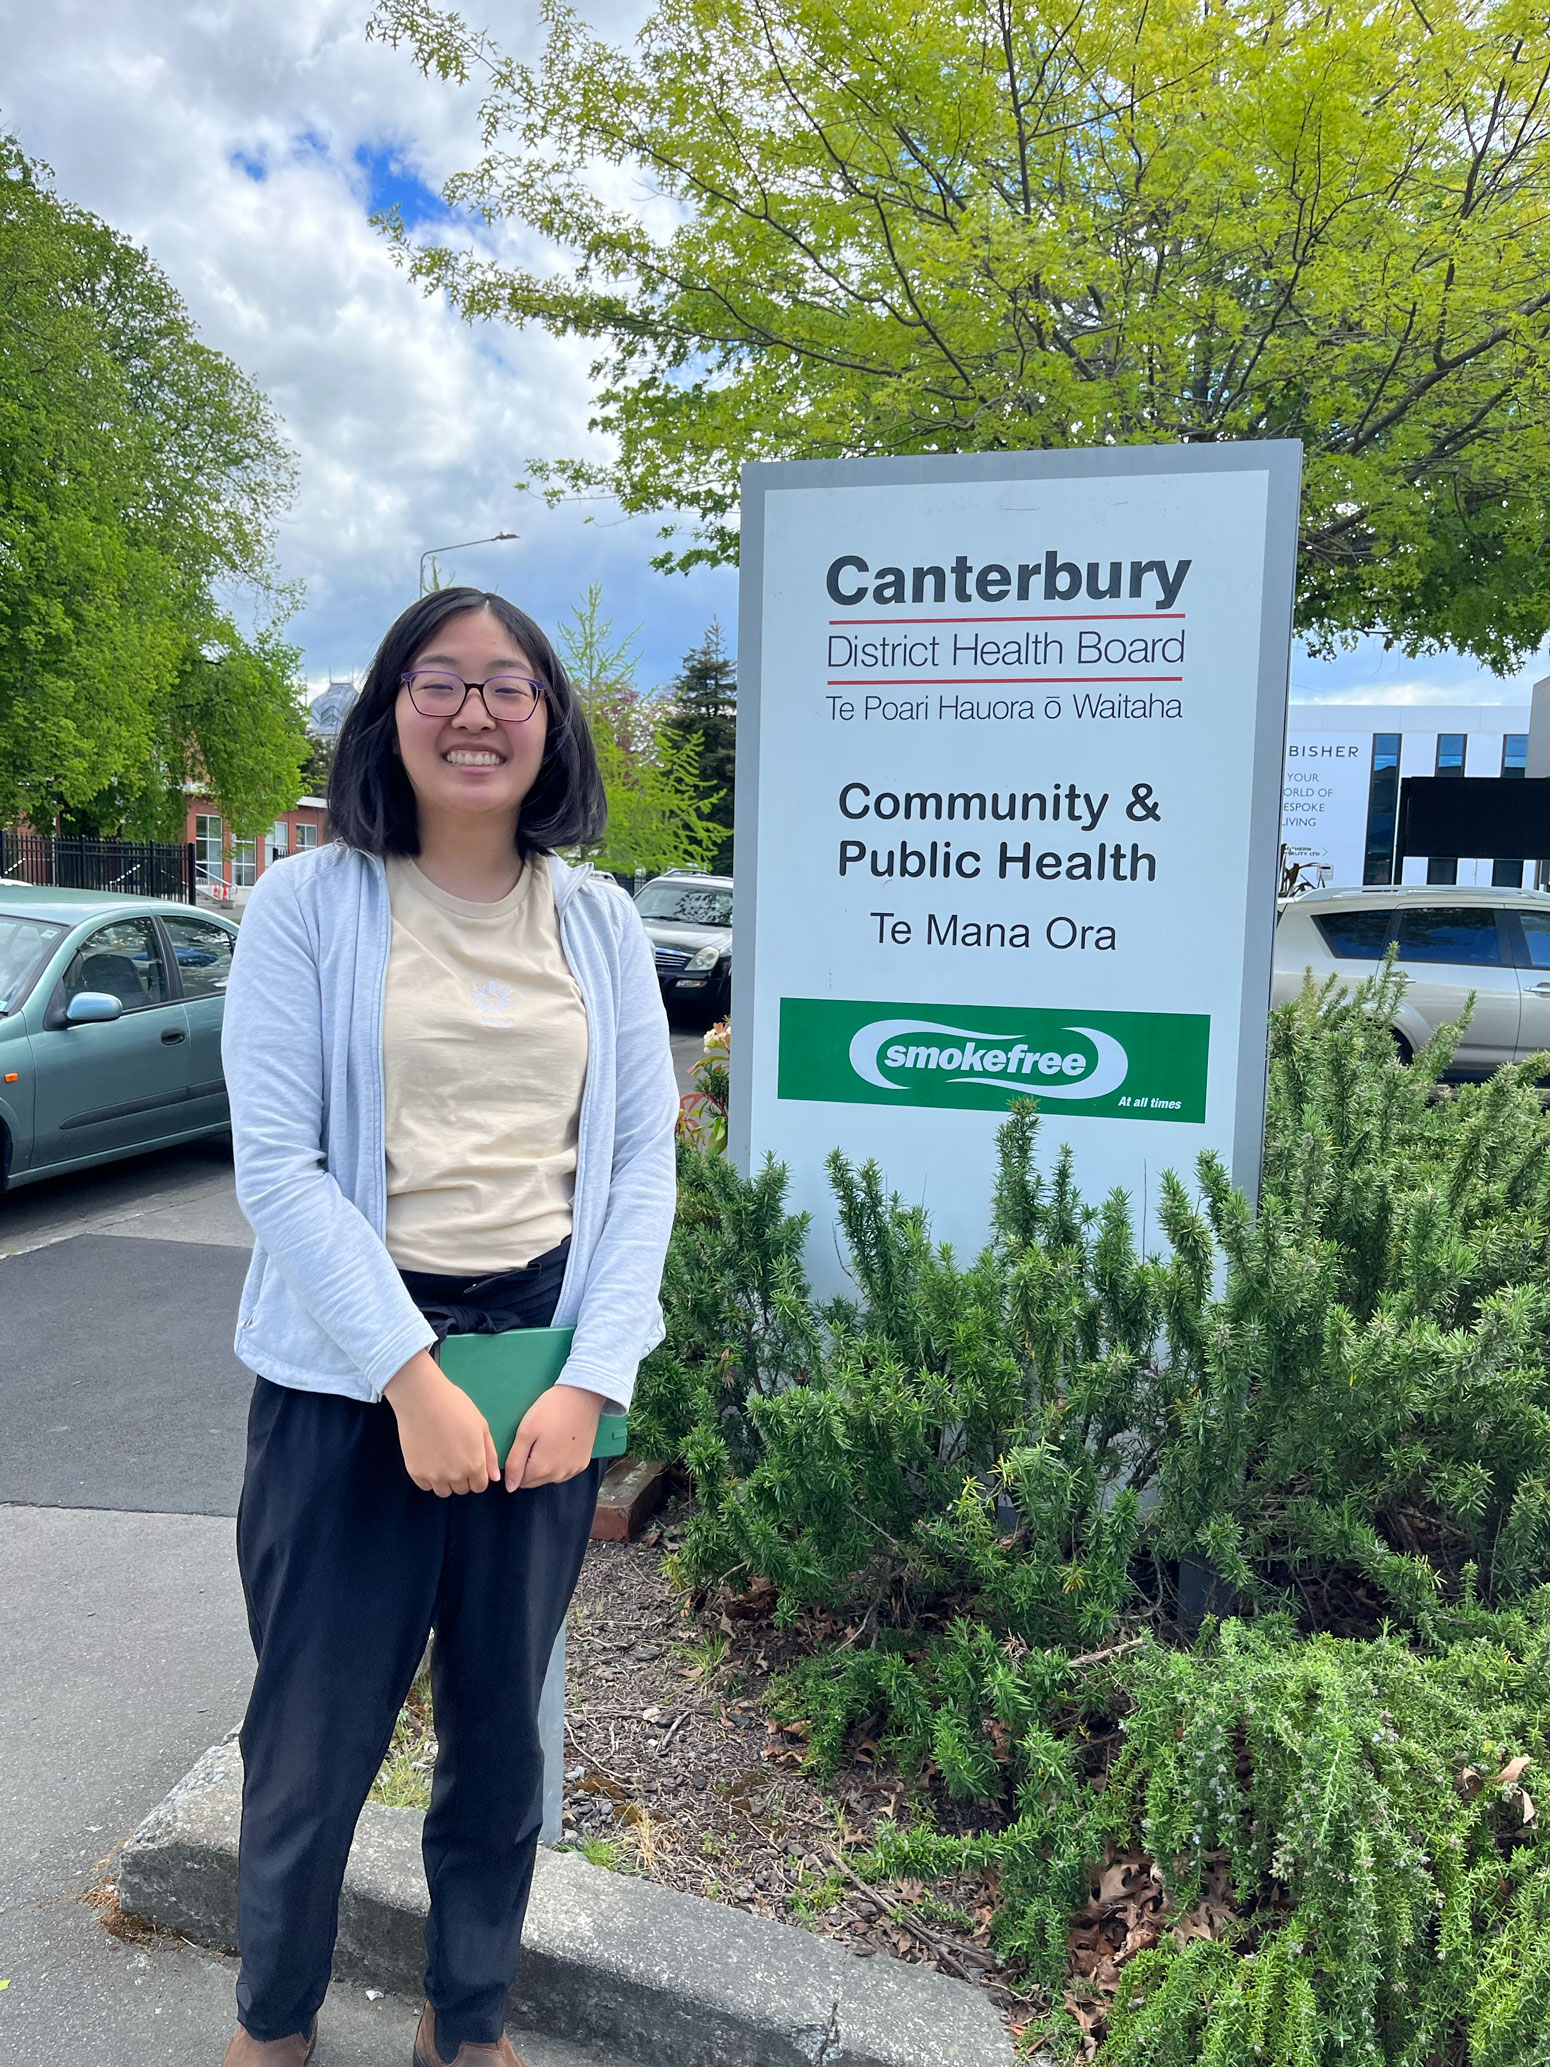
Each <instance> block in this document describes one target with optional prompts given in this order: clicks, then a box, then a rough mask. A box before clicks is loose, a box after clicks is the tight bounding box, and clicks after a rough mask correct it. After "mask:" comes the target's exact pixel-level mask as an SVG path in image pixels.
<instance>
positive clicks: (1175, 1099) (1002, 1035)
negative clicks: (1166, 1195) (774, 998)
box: [777, 998, 1211, 1122]
mask: <svg viewBox="0 0 1550 2067" xmlns="http://www.w3.org/2000/svg"><path fill="white" fill-rule="evenodd" d="M1210 1037H1211V1021H1210V1019H1209V1017H1208V1016H1207V1015H1206V1014H1204V1013H1194V1012H1084V1011H1081V1010H1079V1009H1072V1010H1071V1011H1066V1012H1062V1011H1056V1010H1051V1009H1049V1008H1047V1007H1040V1008H1038V1009H1037V1010H1031V1009H1029V1008H1027V1007H1022V1006H1007V1007H1005V1008H999V1007H992V1006H989V1005H903V1004H898V1003H894V1002H890V1003H878V1002H876V1001H868V1000H864V999H863V1000H857V999H853V998H782V999H781V1001H780V1070H779V1085H778V1094H777V1095H778V1096H779V1097H781V1098H793V1099H803V1100H809V1101H814V1102H817V1103H821V1104H830V1105H938V1106H947V1107H950V1108H953V1109H955V1110H957V1111H960V1112H995V1111H1001V1110H1004V1109H1005V1108H1006V1107H1007V1106H1008V1105H1010V1104H1011V1102H1012V1100H1013V1099H1014V1098H1037V1099H1038V1101H1039V1103H1040V1105H1041V1106H1042V1107H1043V1108H1044V1110H1045V1111H1046V1112H1048V1113H1050V1114H1051V1115H1052V1116H1053V1115H1056V1114H1059V1113H1063V1112H1069V1113H1081V1114H1086V1115H1088V1116H1096V1117H1098V1118H1102V1119H1115V1120H1180V1121H1193V1122H1199V1121H1201V1120H1203V1119H1204V1118H1205V1113H1206V1059H1207V1055H1208V1053H1209V1049H1210Z"/></svg>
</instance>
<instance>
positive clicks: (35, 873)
mask: <svg viewBox="0 0 1550 2067" xmlns="http://www.w3.org/2000/svg"><path fill="white" fill-rule="evenodd" d="M6 882H11V883H39V884H47V885H49V886H50V887H53V888H57V889H61V890H122V891H126V892H127V893H128V894H129V895H130V896H131V897H168V898H171V899H173V900H174V901H175V902H179V903H182V904H192V903H193V902H194V845H193V842H192V841H190V842H189V843H188V845H187V846H186V847H184V846H173V845H171V844H170V843H166V842H163V841H159V840H93V839H87V838H84V837H77V836H75V835H69V834H67V835H62V836H60V837H56V836H55V835H54V834H52V833H13V832H6V831H5V830H4V829H3V828H0V883H6Z"/></svg>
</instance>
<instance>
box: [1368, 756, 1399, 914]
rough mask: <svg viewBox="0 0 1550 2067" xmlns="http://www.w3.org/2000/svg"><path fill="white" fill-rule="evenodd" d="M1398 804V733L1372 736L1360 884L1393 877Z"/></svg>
mask: <svg viewBox="0 0 1550 2067" xmlns="http://www.w3.org/2000/svg"><path fill="white" fill-rule="evenodd" d="M1398 804H1399V734H1398V733H1397V732H1375V733H1374V734H1373V736H1372V785H1371V787H1370V789H1369V790H1368V793H1367V849H1366V859H1365V861H1364V862H1363V865H1362V881H1363V882H1364V883H1392V882H1393V880H1394V814H1395V811H1396V809H1397V807H1398Z"/></svg>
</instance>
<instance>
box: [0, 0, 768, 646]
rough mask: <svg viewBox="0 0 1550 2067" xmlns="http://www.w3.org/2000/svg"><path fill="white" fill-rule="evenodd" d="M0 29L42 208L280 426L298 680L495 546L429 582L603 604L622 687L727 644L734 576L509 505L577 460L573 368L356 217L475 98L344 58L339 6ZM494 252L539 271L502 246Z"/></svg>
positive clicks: (585, 435) (342, 4)
mask: <svg viewBox="0 0 1550 2067" xmlns="http://www.w3.org/2000/svg"><path fill="white" fill-rule="evenodd" d="M7 12H8V14H9V16H10V19H9V20H8V22H7V25H6V32H5V33H6V56H7V64H6V72H7V80H6V94H5V104H4V108H3V111H0V116H3V120H4V123H5V126H6V127H8V128H11V129H14V130H15V131H16V132H17V133H18V134H19V136H20V138H21V141H22V145H23V147H24V149H26V150H27V151H28V152H30V153H31V154H33V155H35V156H39V157H42V158H45V159H46V160H47V161H48V162H49V163H50V164H51V165H52V166H53V167H54V170H55V173H56V175H57V179H58V184H59V189H60V191H61V193H63V194H64V195H66V196H67V197H68V198H70V199H71V200H74V201H77V202H80V203H82V204H83V205H84V206H86V207H89V208H92V209H94V210H95V211H96V212H97V213H98V214H100V215H102V216H103V217H104V218H105V219H106V220H108V221H109V222H111V223H112V224H113V225H114V226H115V227H116V228H117V229H120V230H122V231H124V232H125V233H126V234H128V235H130V236H132V237H134V238H136V239H137V240H139V241H141V242H143V243H144V244H145V245H146V246H147V247H148V248H149V250H150V251H151V253H152V255H153V257H154V258H155V259H156V260H157V261H158V263H159V264H160V265H161V266H162V267H163V268H164V269H165V271H166V272H167V274H168V275H169V277H170V278H171V279H172V281H173V283H174V285H175V286H176V287H177V289H178V291H179V292H180V293H181V294H182V295H183V297H184V299H185V300H186V301H187V303H188V305H189V308H190V310H191V311H192V313H193V315H194V317H195V320H196V321H197V322H198V324H199V326H200V329H201V332H202V334H203V335H204V337H205V338H206V339H207V340H208V342H210V343H211V344H213V345H215V346H217V347H218V348H219V349H220V350H222V351H225V352H228V353H229V354H230V355H231V356H232V357H233V358H235V359H236V360H237V361H238V363H239V364H241V365H242V366H243V367H244V368H245V370H246V371H247V372H248V373H249V374H251V376H252V377H253V378H254V379H255V380H256V381H257V382H258V383H259V385H260V386H261V387H263V388H264V390H265V391H266V392H267V393H268V394H269V396H270V397H271V399H272V400H273V401H274V403H275V405H276V407H277V408H278V409H279V410H280V412H281V414H282V415H283V417H284V419H285V423H286V427H287V429H288V431H289V434H290V436H291V439H292V441H293V442H294V444H295V447H296V450H297V455H298V459H299V462H300V473H301V485H300V492H299V494H298V497H297V500H296V502H295V504H294V506H293V508H292V511H291V513H290V515H289V517H288V519H287V520H286V523H285V525H284V528H283V530H282V533H281V539H280V553H281V563H282V570H283V572H284V573H285V575H286V576H288V577H291V578H300V579H301V580H302V581H304V582H305V584H306V590H307V601H306V605H305V607H304V609H303V611H302V613H301V614H300V616H299V617H298V618H297V619H296V620H294V622H293V625H292V628H291V629H292V635H293V636H295V637H296V638H297V639H298V641H299V643H301V644H302V645H303V647H304V649H305V653H306V661H307V669H308V673H309V676H310V677H311V678H312V679H313V680H315V681H316V680H321V679H322V678H324V677H326V676H327V675H328V674H330V673H343V672H346V671H348V670H349V669H350V668H352V667H360V666H363V665H364V663H365V662H366V660H367V659H368V658H369V657H370V653H371V649H372V647H373V645H374V644H375V641H376V639H377V637H378V636H379V635H380V633H381V632H382V630H383V629H384V628H385V626H386V625H387V623H388V622H389V621H390V619H391V618H392V617H393V616H394V615H395V614H396V612H397V611H398V609H400V608H401V607H402V605H403V604H404V602H406V601H407V600H409V598H410V597H412V595H413V594H414V591H415V584H416V578H417V571H418V559H419V554H420V552H421V551H422V549H423V548H424V547H425V546H428V545H441V544H444V543H446V542H448V541H455V540H462V539H469V538H479V537H481V536H483V535H486V534H488V533H491V532H494V531H516V532H518V533H520V534H521V539H520V542H519V543H518V544H516V545H495V546H486V547H483V548H480V549H477V550H474V551H470V552H466V553H463V554H460V555H456V556H450V557H448V558H447V559H446V560H444V562H443V570H444V572H445V573H447V574H448V575H452V574H454V573H455V574H456V575H458V576H461V577H463V578H465V579H468V580H473V581H477V582H482V583H486V584H489V585H491V586H497V585H498V586H500V587H501V588H503V589H504V590H505V591H506V592H507V593H508V594H511V595H513V596H514V597H515V598H516V599H517V600H519V601H521V602H522V603H523V604H524V606H525V607H527V608H529V609H531V610H532V612H533V614H534V615H535V616H536V617H538V618H539V620H540V622H543V623H545V624H551V625H552V624H553V623H554V622H555V620H556V619H557V618H558V617H559V616H560V615H561V614H562V613H563V612H564V611H565V610H566V609H568V608H569V607H570V606H571V605H572V604H573V603H574V601H575V600H576V598H577V596H578V594H579V593H580V591H581V590H582V589H583V588H584V587H585V585H586V584H587V583H588V582H589V581H594V580H596V581H601V582H602V584H603V588H604V599H605V604H606V605H607V606H608V607H609V608H610V609H612V610H613V611H614V613H615V615H616V617H617V619H618V621H619V622H620V624H621V625H622V626H632V625H634V624H636V623H640V624H641V625H642V627H643V638H642V647H643V666H642V678H643V680H644V681H645V682H647V683H650V682H655V681H658V680H661V679H663V678H664V677H665V676H666V675H667V674H668V673H670V672H671V670H672V668H673V667H674V665H675V663H676V661H677V659H678V657H679V655H680V654H681V653H682V652H683V651H684V650H685V649H686V648H687V647H688V646H689V645H691V644H693V643H694V642H695V641H696V640H697V639H698V638H699V636H700V634H701V633H702V631H703V629H704V627H705V625H706V623H707V622H708V620H709V619H710V617H711V616H712V615H714V614H716V613H718V612H719V614H720V615H721V617H722V619H723V620H724V621H725V622H727V623H728V624H729V625H730V623H731V621H732V620H733V618H734V614H735V586H736V584H735V576H733V575H732V574H730V573H724V572H723V573H706V574H700V575H697V576H694V577H691V578H690V579H689V580H687V581H684V580H682V579H678V578H672V579H667V578H664V577H662V576H660V575H656V574H653V573H652V572H651V571H650V569H649V567H648V564H647V563H648V561H649V558H650V556H651V553H652V552H653V551H654V550H655V549H656V546H657V541H656V535H655V534H656V528H657V527H656V524H655V522H654V521H653V520H639V521H630V522H623V523H617V522H615V523H611V524H609V523H604V524H599V523H592V522H588V521H587V520H588V519H589V518H590V517H595V516H602V517H604V518H605V519H606V518H608V517H609V516H610V515H613V516H616V515H617V513H616V512H610V510H609V508H608V506H607V505H603V506H601V507H599V506H596V505H593V506H589V507H571V508H566V509H562V510H559V511H554V512H550V511H547V510H545V509H544V507H543V506H542V504H541V503H540V502H539V501H538V500H537V499H536V498H534V497H532V496H523V495H519V494H518V493H517V491H516V487H515V483H516V482H517V481H518V479H519V478H521V476H522V474H523V473H524V471H525V463H526V461H528V460H529V459H530V458H532V457H535V456H539V455H545V456H565V457H572V456H578V455H586V454H590V453H595V452H598V451H600V449H601V448H600V447H599V445H598V441H597V439H596V437H595V434H593V433H592V432H590V431H589V430H588V429H587V416H588V413H589V406H590V383H589V380H588V377H587V366H588V362H589V359H590V357H591V356H592V350H591V348H590V347H588V346H586V345H581V344H573V343H569V342H565V341H560V340H556V339H554V338H551V337H549V336H548V335H547V334H546V333H544V332H542V331H539V330H526V331H521V332H517V331H512V330H500V329H496V328H492V327H489V326H486V327H483V328H481V329H479V330H472V329H470V328H468V327H467V326H466V325H464V324H462V323H460V322H458V321H457V320H456V319H455V318H454V317H453V316H452V315H451V313H450V312H449V311H448V310H447V308H446V307H445V305H444V304H442V303H441V302H440V301H435V300H432V301H428V300H426V299H425V297H424V296H423V295H422V294H421V293H420V292H419V290H418V289H416V288H415V287H414V286H412V285H411V283H410V282H409V281H408V280H407V279H406V278H405V277H404V275H403V273H402V272H401V271H400V270H399V268H398V267H397V266H396V265H395V264H394V262H393V259H392V256H391V253H390V252H389V250H388V248H387V246H386V244H385V242H384V240H383V239H382V238H381V237H380V236H379V234H378V233H377V232H376V231H375V230H373V229H372V228H371V226H370V223H369V220H368V213H369V209H370V207H371V206H372V205H373V194H372V187H373V175H375V181H376V184H377V187H378V196H377V198H378V199H380V198H381V195H382V193H383V192H384V191H386V192H388V193H389V194H391V193H392V192H393V191H394V190H395V189H397V188H402V189H403V191H405V192H406V193H407V194H408V197H409V199H410V200H411V202H413V201H414V200H415V199H416V198H419V197H420V195H421V187H422V183H423V184H429V185H431V186H436V185H439V183H440V182H441V181H442V180H443V179H444V178H445V177H446V176H447V175H448V174H449V173H450V172H451V171H453V170H454V169H456V168H457V167H458V166H460V165H462V164H466V163H469V162H471V160H472V158H473V155H474V153H475V151H476V149H477V143H478V140H477V132H476V129H475V125H474V112H475V110H474V98H473V96H472V94H469V93H459V92H457V91H455V90H454V89H452V88H449V87H446V86H444V85H442V84H440V83H439V82H438V83H435V84H432V83H429V82H427V81H425V80H423V79H422V78H421V77H420V76H419V74H418V73H417V72H416V71H415V69H414V67H413V65H412V64H411V63H410V62H409V59H408V57H407V56H406V55H405V54H403V53H395V52H393V51H390V50H387V49H385V48H384V47H383V46H381V45H379V44H369V43H367V41H366V40H365V36H364V32H363V21H364V14H365V9H364V5H363V4H362V0H272V4H270V5H268V6H266V7H264V8H261V9H260V8H254V7H251V6H247V5H238V4H227V5H204V6H183V7H180V8H175V9H174V8H169V7H168V6H166V5H165V4H164V0H163V4H158V0H111V4H110V0H63V4H59V0H55V4H54V5H52V6H50V7H48V8H46V9H45V8H38V7H33V8H29V9H24V8H23V7H22V6H21V5H20V4H19V0H11V5H10V6H9V8H8V9H7ZM363 160H364V161H365V162H364V163H363ZM255 175H257V176H255ZM384 177H385V178H386V181H387V185H386V188H384V186H383V180H384ZM406 182H407V184H405V183H406ZM495 248H497V249H502V248H504V249H505V250H507V251H509V252H510V253H512V254H513V255H515V256H521V257H524V258H526V259H527V260H528V261H529V262H532V261H533V260H534V259H535V258H538V257H539V256H540V254H538V253H537V252H536V251H535V250H534V249H533V248H532V246H531V244H530V243H525V242H524V238H523V236H522V235H521V234H519V233H516V232H511V231H502V232H499V233H497V235H496V240H495Z"/></svg>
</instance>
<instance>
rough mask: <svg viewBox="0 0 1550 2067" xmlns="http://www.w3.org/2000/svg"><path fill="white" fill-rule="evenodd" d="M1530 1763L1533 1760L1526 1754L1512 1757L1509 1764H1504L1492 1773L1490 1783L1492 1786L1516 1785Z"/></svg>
mask: <svg viewBox="0 0 1550 2067" xmlns="http://www.w3.org/2000/svg"><path fill="white" fill-rule="evenodd" d="M1532 1764H1533V1760H1532V1759H1530V1758H1529V1757H1528V1756H1527V1755H1525V1756H1523V1757H1521V1758H1515V1759H1513V1760H1512V1761H1511V1762H1510V1763H1509V1764H1507V1765H1504V1766H1503V1767H1502V1769H1501V1771H1500V1772H1499V1773H1493V1774H1492V1776H1491V1785H1492V1786H1493V1787H1516V1786H1517V1784H1518V1782H1519V1781H1520V1780H1521V1779H1522V1778H1523V1775H1524V1773H1525V1772H1526V1771H1527V1770H1528V1768H1529V1766H1530V1765H1532Z"/></svg>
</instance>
